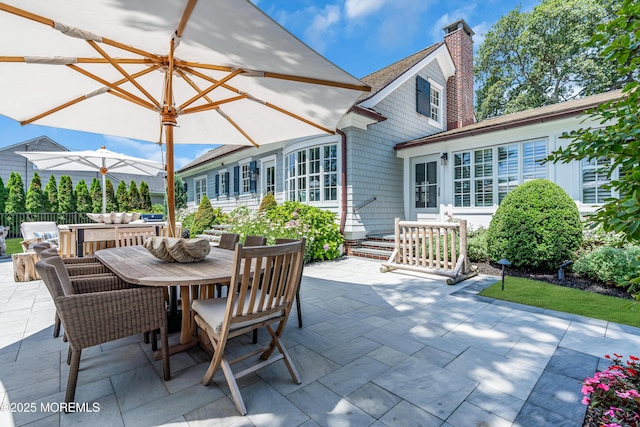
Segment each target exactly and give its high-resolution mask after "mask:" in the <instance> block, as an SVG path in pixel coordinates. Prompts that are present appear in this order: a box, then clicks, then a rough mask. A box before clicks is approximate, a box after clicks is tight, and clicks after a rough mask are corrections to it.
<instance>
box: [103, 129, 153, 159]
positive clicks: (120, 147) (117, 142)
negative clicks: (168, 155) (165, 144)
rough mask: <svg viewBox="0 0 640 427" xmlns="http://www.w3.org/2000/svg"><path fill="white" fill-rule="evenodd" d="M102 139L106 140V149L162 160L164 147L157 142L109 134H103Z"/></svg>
mask: <svg viewBox="0 0 640 427" xmlns="http://www.w3.org/2000/svg"><path fill="white" fill-rule="evenodd" d="M104 139H105V140H106V143H105V146H106V148H107V150H111V151H115V152H117V153H123V154H127V155H129V156H133V157H140V158H142V159H146V160H154V161H156V162H162V161H163V151H164V148H161V147H160V146H159V145H158V144H154V143H151V142H140V141H136V140H133V139H129V138H122V137H118V136H109V135H104Z"/></svg>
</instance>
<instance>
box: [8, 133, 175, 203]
mask: <svg viewBox="0 0 640 427" xmlns="http://www.w3.org/2000/svg"><path fill="white" fill-rule="evenodd" d="M15 153H16V154H20V155H21V156H24V157H26V158H27V159H29V161H30V162H31V163H33V164H35V165H36V166H37V167H38V169H41V170H58V171H87V172H100V175H102V213H105V212H106V211H107V182H106V175H107V173H109V172H119V173H128V174H134V175H148V176H155V175H157V174H158V173H160V172H164V165H163V164H162V163H160V162H154V161H152V160H146V159H139V158H137V157H131V156H127V155H125V154H120V153H114V152H113V151H109V150H107V149H106V148H105V147H104V146H102V147H101V148H100V149H99V150H95V151H91V150H87V151H16V152H15Z"/></svg>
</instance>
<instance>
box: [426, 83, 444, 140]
mask: <svg viewBox="0 0 640 427" xmlns="http://www.w3.org/2000/svg"><path fill="white" fill-rule="evenodd" d="M427 81H428V82H429V84H430V85H431V89H432V90H433V89H435V90H436V91H437V92H439V93H440V114H438V117H439V118H440V120H439V121H436V120H433V119H432V118H431V112H429V116H425V117H427V121H428V122H429V124H430V125H431V126H434V127H437V128H440V129H444V113H445V108H444V104H445V99H444V86H442V85H441V84H439V83H438V82H436V81H435V80H433V79H432V78H430V77H427ZM429 109H431V94H429Z"/></svg>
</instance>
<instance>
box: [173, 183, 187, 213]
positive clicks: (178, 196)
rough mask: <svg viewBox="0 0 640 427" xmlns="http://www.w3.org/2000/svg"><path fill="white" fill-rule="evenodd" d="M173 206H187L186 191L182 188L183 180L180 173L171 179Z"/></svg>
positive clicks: (179, 207) (182, 207)
mask: <svg viewBox="0 0 640 427" xmlns="http://www.w3.org/2000/svg"><path fill="white" fill-rule="evenodd" d="M173 188H174V198H175V207H176V210H177V209H184V208H186V207H187V192H186V191H185V189H184V181H183V180H182V178H181V177H180V175H176V176H175V178H174V181H173Z"/></svg>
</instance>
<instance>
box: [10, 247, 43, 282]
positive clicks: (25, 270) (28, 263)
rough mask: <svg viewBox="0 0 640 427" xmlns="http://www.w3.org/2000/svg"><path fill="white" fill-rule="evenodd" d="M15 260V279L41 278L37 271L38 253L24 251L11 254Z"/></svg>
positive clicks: (28, 280)
mask: <svg viewBox="0 0 640 427" xmlns="http://www.w3.org/2000/svg"><path fill="white" fill-rule="evenodd" d="M11 261H12V262H13V280H14V281H16V282H30V281H32V280H40V275H39V274H38V272H37V271H36V262H38V254H36V253H35V252H22V253H19V254H13V255H11Z"/></svg>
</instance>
